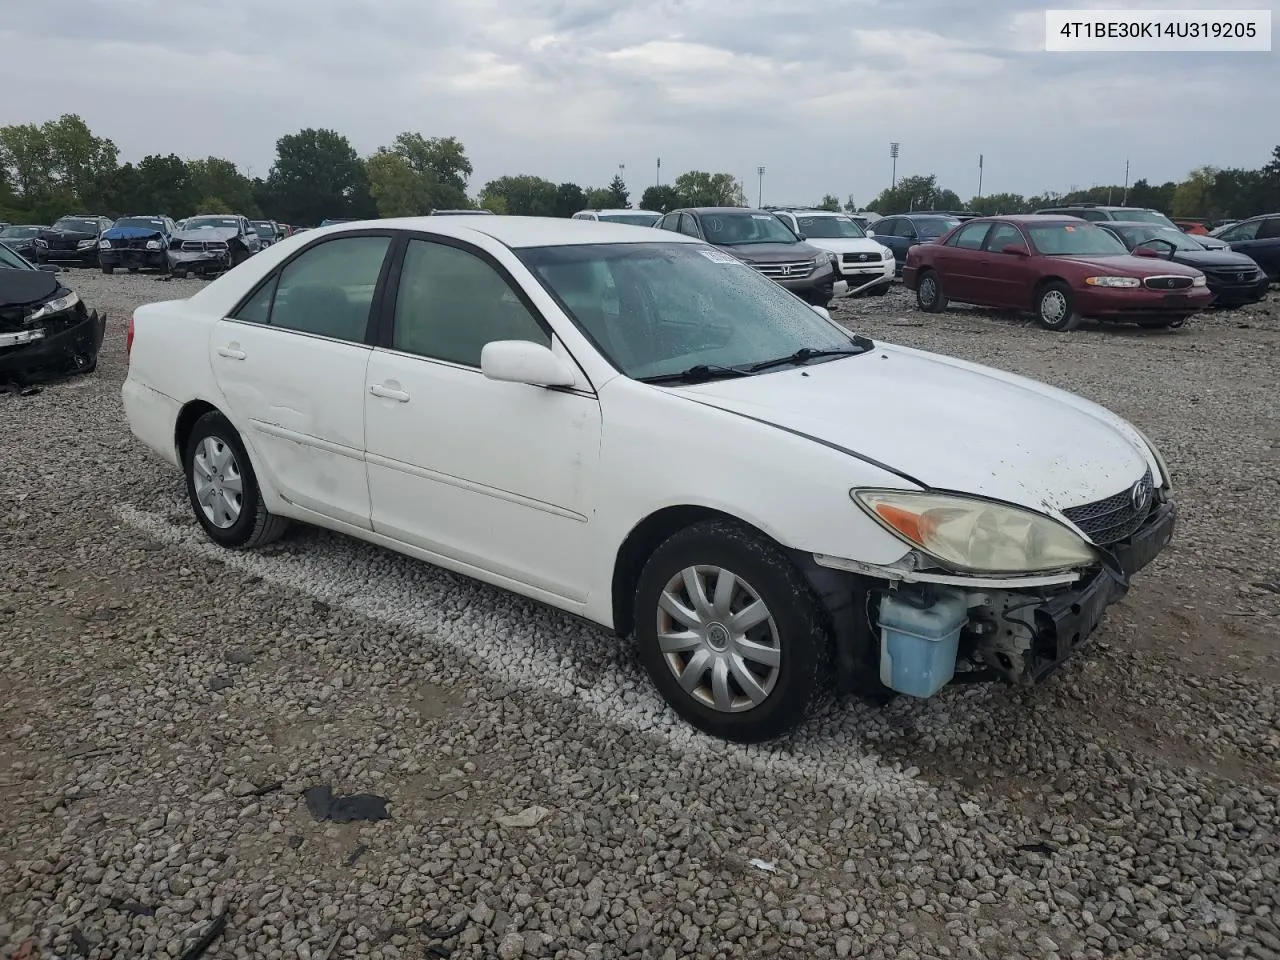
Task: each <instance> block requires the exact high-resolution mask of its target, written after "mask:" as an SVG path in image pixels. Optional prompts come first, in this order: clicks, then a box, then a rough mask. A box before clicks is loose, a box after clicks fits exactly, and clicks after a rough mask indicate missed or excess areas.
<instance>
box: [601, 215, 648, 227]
mask: <svg viewBox="0 0 1280 960" xmlns="http://www.w3.org/2000/svg"><path fill="white" fill-rule="evenodd" d="M599 216H600V219H601V220H604V221H606V222H608V223H627V224H630V225H631V226H633V227H652V226H653V225H654V224H655V223H657V222H658V221H659V220H661V219H662V214H660V213H602V214H600V215H599Z"/></svg>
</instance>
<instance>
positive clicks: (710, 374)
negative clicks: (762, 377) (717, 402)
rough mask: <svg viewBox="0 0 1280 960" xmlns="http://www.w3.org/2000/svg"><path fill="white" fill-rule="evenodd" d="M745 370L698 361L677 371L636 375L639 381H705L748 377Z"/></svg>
mask: <svg viewBox="0 0 1280 960" xmlns="http://www.w3.org/2000/svg"><path fill="white" fill-rule="evenodd" d="M750 375H751V374H749V373H748V372H747V371H746V370H740V369H738V368H737V367H719V366H716V365H714V364H706V363H699V364H695V365H694V366H692V367H690V368H689V369H687V370H681V371H680V372H679V373H660V374H656V375H655V376H652V377H637V378H636V379H637V380H639V381H640V383H681V382H684V383H705V382H706V381H708V380H721V379H727V378H729V377H749V376H750Z"/></svg>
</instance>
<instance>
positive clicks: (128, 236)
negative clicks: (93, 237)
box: [102, 227, 164, 240]
mask: <svg viewBox="0 0 1280 960" xmlns="http://www.w3.org/2000/svg"><path fill="white" fill-rule="evenodd" d="M163 238H164V231H163V230H161V229H159V228H158V227H112V228H111V229H110V230H104V231H102V239H103V240H151V239H156V240H161V239H163Z"/></svg>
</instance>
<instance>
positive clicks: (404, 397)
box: [369, 383, 409, 403]
mask: <svg viewBox="0 0 1280 960" xmlns="http://www.w3.org/2000/svg"><path fill="white" fill-rule="evenodd" d="M369 392H370V393H372V394H373V395H374V396H375V397H384V398H385V399H387V400H398V401H400V402H401V403H408V402H409V394H407V393H405V392H404V391H403V390H397V389H396V388H395V387H388V386H384V385H382V384H380V383H375V384H374V385H373V386H371V387H370V388H369Z"/></svg>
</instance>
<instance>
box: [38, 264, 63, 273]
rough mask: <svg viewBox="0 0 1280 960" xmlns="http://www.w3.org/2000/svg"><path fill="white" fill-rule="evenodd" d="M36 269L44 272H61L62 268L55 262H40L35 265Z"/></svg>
mask: <svg viewBox="0 0 1280 960" xmlns="http://www.w3.org/2000/svg"><path fill="white" fill-rule="evenodd" d="M36 269H37V270H43V271H44V272H45V273H61V272H62V268H61V267H60V266H58V265H57V264H56V263H42V264H39V265H38V266H37V267H36Z"/></svg>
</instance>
